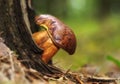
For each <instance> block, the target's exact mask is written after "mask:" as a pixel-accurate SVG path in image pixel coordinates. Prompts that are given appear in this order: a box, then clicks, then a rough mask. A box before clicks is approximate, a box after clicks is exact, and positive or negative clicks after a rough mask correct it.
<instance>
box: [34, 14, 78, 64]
mask: <svg viewBox="0 0 120 84" xmlns="http://www.w3.org/2000/svg"><path fill="white" fill-rule="evenodd" d="M35 22H36V24H37V25H39V26H42V27H44V28H45V30H42V31H38V32H35V33H33V35H32V36H33V39H34V41H35V42H36V44H37V45H38V46H39V47H40V48H42V49H43V51H44V52H43V54H42V56H41V57H42V60H43V61H44V62H45V63H48V62H49V61H50V60H51V58H52V57H53V56H54V54H55V53H56V52H57V51H58V50H59V48H62V49H64V50H65V51H67V52H68V53H69V54H70V55H72V54H73V53H74V52H75V49H76V38H75V34H74V33H73V31H72V30H71V29H70V28H69V27H68V26H67V25H65V24H64V23H63V22H61V21H60V20H59V19H57V18H56V17H54V16H52V15H48V14H43V15H39V16H36V17H35Z"/></svg>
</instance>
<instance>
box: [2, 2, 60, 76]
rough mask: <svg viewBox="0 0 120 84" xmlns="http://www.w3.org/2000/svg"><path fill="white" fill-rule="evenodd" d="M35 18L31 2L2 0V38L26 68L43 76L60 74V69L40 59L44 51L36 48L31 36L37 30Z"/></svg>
mask: <svg viewBox="0 0 120 84" xmlns="http://www.w3.org/2000/svg"><path fill="white" fill-rule="evenodd" d="M34 16H35V12H34V10H33V9H32V7H31V0H0V34H1V37H2V38H3V39H4V40H5V44H7V46H9V47H10V48H11V49H12V50H13V51H16V52H17V54H18V55H19V57H18V58H19V60H21V62H22V63H23V64H24V65H25V66H26V67H28V68H34V69H36V70H37V71H39V72H41V73H42V74H53V73H59V72H60V71H59V70H58V69H56V68H54V67H51V66H48V65H46V64H44V63H43V61H42V60H41V59H40V54H42V51H43V50H41V49H39V48H38V47H37V46H36V44H35V43H34V41H33V39H32V36H31V34H32V32H35V31H36V29H37V27H36V25H35V23H34ZM35 28H36V29H35ZM31 30H32V31H31ZM60 73H61V72H60Z"/></svg>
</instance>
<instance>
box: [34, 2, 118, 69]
mask: <svg viewBox="0 0 120 84" xmlns="http://www.w3.org/2000/svg"><path fill="white" fill-rule="evenodd" d="M33 6H34V9H35V10H36V13H37V14H44V13H45V14H51V15H54V16H56V17H57V18H59V19H60V20H61V21H63V22H64V23H65V24H67V25H68V26H69V27H70V28H71V29H72V30H73V31H74V33H75V35H76V38H77V49H76V52H75V54H74V55H72V56H70V55H68V54H67V53H66V52H65V51H63V50H62V49H61V50H60V51H59V52H58V53H57V54H56V56H55V57H54V58H53V60H54V63H55V65H57V66H60V67H62V68H64V69H69V68H71V69H72V70H77V69H79V68H80V67H81V66H83V65H84V64H93V65H98V66H99V67H101V68H104V69H105V68H106V69H108V67H106V66H109V65H110V64H111V63H110V62H109V61H108V60H107V59H106V56H108V55H112V56H114V57H115V58H116V59H119V60H120V0H33Z"/></svg>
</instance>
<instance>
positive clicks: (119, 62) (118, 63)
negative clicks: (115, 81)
mask: <svg viewBox="0 0 120 84" xmlns="http://www.w3.org/2000/svg"><path fill="white" fill-rule="evenodd" d="M107 59H108V60H109V61H111V62H113V63H115V64H116V65H117V66H118V67H120V60H118V59H116V58H114V57H113V56H111V55H108V56H107Z"/></svg>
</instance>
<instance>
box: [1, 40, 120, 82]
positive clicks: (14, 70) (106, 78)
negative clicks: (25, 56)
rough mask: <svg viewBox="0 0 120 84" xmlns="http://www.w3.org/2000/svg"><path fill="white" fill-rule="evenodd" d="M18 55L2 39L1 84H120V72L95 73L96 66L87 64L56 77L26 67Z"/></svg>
mask: <svg viewBox="0 0 120 84" xmlns="http://www.w3.org/2000/svg"><path fill="white" fill-rule="evenodd" d="M17 57H18V56H17V55H16V54H15V53H14V52H13V51H11V50H10V49H9V48H8V47H7V46H6V45H5V44H4V41H3V40H2V39H0V84H120V73H118V72H116V73H112V72H110V73H108V74H102V75H101V74H99V73H96V74H95V70H96V68H95V67H94V66H89V65H86V66H84V67H82V68H81V70H80V71H77V72H73V71H70V70H67V71H63V72H64V74H61V75H60V76H59V77H57V78H56V77H54V76H52V77H51V76H46V75H42V74H41V73H40V72H38V71H36V70H34V69H28V68H26V67H25V66H24V65H22V64H21V62H20V61H19V60H17ZM56 75H57V74H56Z"/></svg>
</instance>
